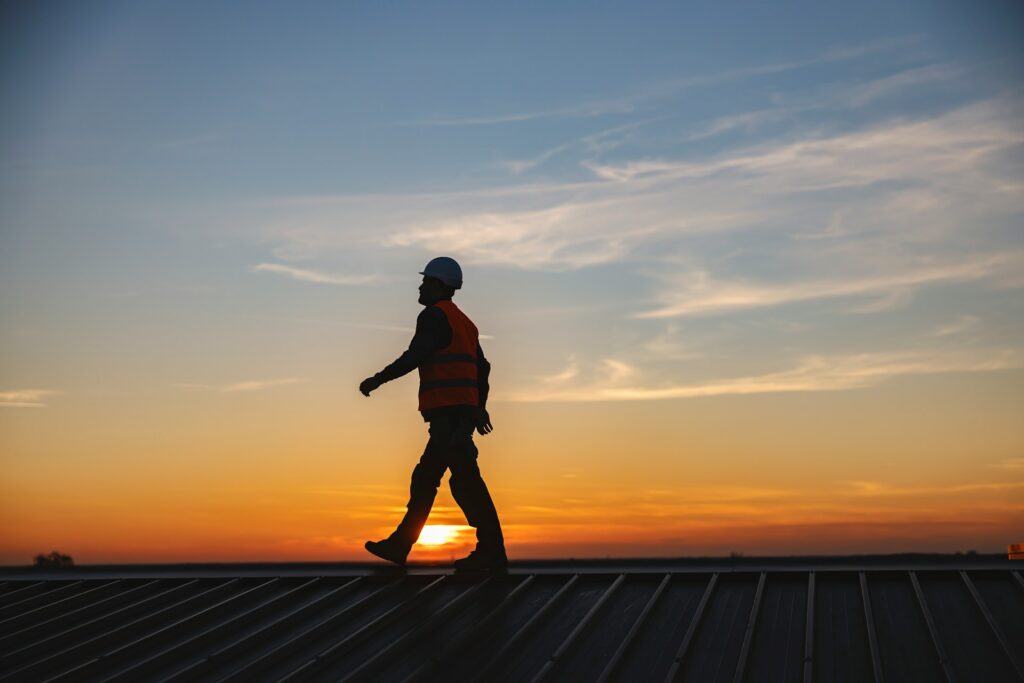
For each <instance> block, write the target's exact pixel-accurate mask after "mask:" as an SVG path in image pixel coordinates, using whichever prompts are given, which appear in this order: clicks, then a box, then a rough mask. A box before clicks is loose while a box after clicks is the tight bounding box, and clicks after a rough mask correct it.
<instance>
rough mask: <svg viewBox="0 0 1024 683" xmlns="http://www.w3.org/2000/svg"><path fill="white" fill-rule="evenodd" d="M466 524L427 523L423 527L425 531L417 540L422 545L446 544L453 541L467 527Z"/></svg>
mask: <svg viewBox="0 0 1024 683" xmlns="http://www.w3.org/2000/svg"><path fill="white" fill-rule="evenodd" d="M465 528H466V527H464V526H455V525H451V524H427V525H426V526H424V527H423V533H421V534H420V539H419V541H417V543H419V544H420V545H445V544H446V543H451V542H453V541H454V540H455V538H456V537H457V536H458V535H459V532H460V531H462V530H463V529H465Z"/></svg>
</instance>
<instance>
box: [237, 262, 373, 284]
mask: <svg viewBox="0 0 1024 683" xmlns="http://www.w3.org/2000/svg"><path fill="white" fill-rule="evenodd" d="M252 271H253V272H256V273H277V274H279V275H287V276H288V277H290V278H292V279H293V280H302V281H304V282H320V283H324V284H330V285H370V284H375V283H377V282H380V281H381V279H382V278H381V277H380V276H379V275H333V274H331V273H321V272H319V271H315V270H304V269H301V268H293V267H291V266H285V265H281V264H279V263H260V264H259V265H255V266H253V267H252Z"/></svg>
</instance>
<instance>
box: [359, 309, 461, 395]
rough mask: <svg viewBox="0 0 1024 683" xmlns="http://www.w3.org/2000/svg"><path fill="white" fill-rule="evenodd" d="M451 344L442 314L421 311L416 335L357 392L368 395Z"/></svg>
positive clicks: (446, 320) (417, 319)
mask: <svg viewBox="0 0 1024 683" xmlns="http://www.w3.org/2000/svg"><path fill="white" fill-rule="evenodd" d="M451 343H452V328H451V325H449V324H448V319H447V318H446V317H445V315H444V311H442V310H441V309H439V308H436V307H435V306H428V307H426V308H424V309H423V310H422V311H420V314H419V316H418V317H417V318H416V332H415V334H413V337H412V341H410V342H409V348H408V349H406V350H405V353H403V354H402V355H401V356H399V357H398V358H396V359H395V360H394V362H392V363H391V364H390V365H388V366H387V367H386V368H384V369H383V370H381V371H380V372H378V373H377V374H376V375H374V376H373V377H367V378H366V379H364V380H363V381H362V383H361V384H360V385H359V391H361V392H363V395H364V396H369V395H370V392H371V391H373V390H375V389H376V388H377V387H379V386H380V385H381V384H384V383H385V382H390V381H391V380H393V379H398V378H399V377H402V376H403V375H407V374H409V373H410V372H412V371H413V370H415V369H416V368H418V367H419V366H420V365H421V364H422V363H423V361H425V360H426V359H427V358H429V357H430V355H431V354H432V353H434V352H435V351H437V350H438V349H443V348H444V347H446V346H448V345H449V344H451Z"/></svg>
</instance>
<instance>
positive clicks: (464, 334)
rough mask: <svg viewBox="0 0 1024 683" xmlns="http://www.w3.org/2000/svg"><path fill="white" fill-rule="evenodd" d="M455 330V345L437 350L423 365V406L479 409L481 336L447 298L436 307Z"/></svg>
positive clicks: (421, 392) (421, 397) (421, 391)
mask: <svg viewBox="0 0 1024 683" xmlns="http://www.w3.org/2000/svg"><path fill="white" fill-rule="evenodd" d="M434 305H435V306H437V307H438V308H440V309H441V310H442V311H443V312H444V315H445V317H446V318H448V324H449V325H450V326H451V328H452V343H451V344H449V345H448V346H446V347H444V348H443V349H438V350H437V351H435V352H434V353H433V354H432V355H431V356H430V357H429V358H427V360H425V361H423V363H422V364H421V365H420V406H419V409H420V410H421V411H422V410H430V409H431V408H441V407H443V406H478V405H480V392H479V391H478V389H477V383H476V360H477V358H476V347H477V340H478V339H479V333H478V332H477V329H476V325H474V324H473V321H472V320H470V319H469V318H467V317H466V314H465V313H463V312H462V311H460V310H459V309H458V307H457V306H456V305H455V304H453V303H452V302H451V301H449V300H447V299H442V300H441V301H438V302H437V303H436V304H434Z"/></svg>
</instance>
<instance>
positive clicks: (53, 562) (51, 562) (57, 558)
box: [35, 550, 75, 569]
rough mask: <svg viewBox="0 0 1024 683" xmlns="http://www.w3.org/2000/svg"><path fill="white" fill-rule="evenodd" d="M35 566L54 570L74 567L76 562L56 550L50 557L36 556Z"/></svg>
mask: <svg viewBox="0 0 1024 683" xmlns="http://www.w3.org/2000/svg"><path fill="white" fill-rule="evenodd" d="M35 566H36V567H45V568H47V569H52V568H54V567H74V566H75V561H74V560H72V559H71V556H70V555H65V554H64V553H58V552H57V551H56V550H54V551H53V552H51V553H50V554H49V555H43V554H39V555H36V560H35Z"/></svg>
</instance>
